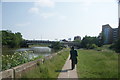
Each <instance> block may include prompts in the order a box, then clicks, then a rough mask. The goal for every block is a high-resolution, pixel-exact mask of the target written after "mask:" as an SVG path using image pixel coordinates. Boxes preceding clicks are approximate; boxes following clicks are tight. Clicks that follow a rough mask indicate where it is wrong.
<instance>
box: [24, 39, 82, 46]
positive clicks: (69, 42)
mask: <svg viewBox="0 0 120 80" xmlns="http://www.w3.org/2000/svg"><path fill="white" fill-rule="evenodd" d="M56 42H60V43H61V44H63V45H65V46H76V47H79V46H80V43H79V42H72V41H68V42H63V41H62V42H61V41H49V40H46V41H45V40H25V41H24V43H25V44H27V45H33V44H53V43H56Z"/></svg>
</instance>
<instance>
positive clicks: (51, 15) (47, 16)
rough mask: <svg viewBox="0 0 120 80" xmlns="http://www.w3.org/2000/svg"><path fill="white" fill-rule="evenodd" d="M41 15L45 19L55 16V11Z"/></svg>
mask: <svg viewBox="0 0 120 80" xmlns="http://www.w3.org/2000/svg"><path fill="white" fill-rule="evenodd" d="M41 16H42V17H43V18H44V19H47V18H50V17H53V16H56V13H42V14H41Z"/></svg>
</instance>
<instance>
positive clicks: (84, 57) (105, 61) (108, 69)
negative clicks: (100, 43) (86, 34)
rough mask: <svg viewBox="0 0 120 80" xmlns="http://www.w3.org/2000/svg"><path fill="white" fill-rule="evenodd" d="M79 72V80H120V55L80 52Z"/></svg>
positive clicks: (103, 52) (91, 51)
mask: <svg viewBox="0 0 120 80" xmlns="http://www.w3.org/2000/svg"><path fill="white" fill-rule="evenodd" d="M77 72H78V76H79V78H118V54H117V53H115V52H112V51H110V52H109V51H95V50H78V64H77Z"/></svg>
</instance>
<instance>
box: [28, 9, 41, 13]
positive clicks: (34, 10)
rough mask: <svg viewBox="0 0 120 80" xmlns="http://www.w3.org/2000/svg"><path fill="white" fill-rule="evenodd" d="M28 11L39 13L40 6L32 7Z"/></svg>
mask: <svg viewBox="0 0 120 80" xmlns="http://www.w3.org/2000/svg"><path fill="white" fill-rule="evenodd" d="M28 12H30V13H35V14H38V13H39V8H37V7H33V8H30V9H29V10H28Z"/></svg>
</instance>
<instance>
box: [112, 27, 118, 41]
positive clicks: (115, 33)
mask: <svg viewBox="0 0 120 80" xmlns="http://www.w3.org/2000/svg"><path fill="white" fill-rule="evenodd" d="M116 40H118V28H113V42H115V41H116Z"/></svg>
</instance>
